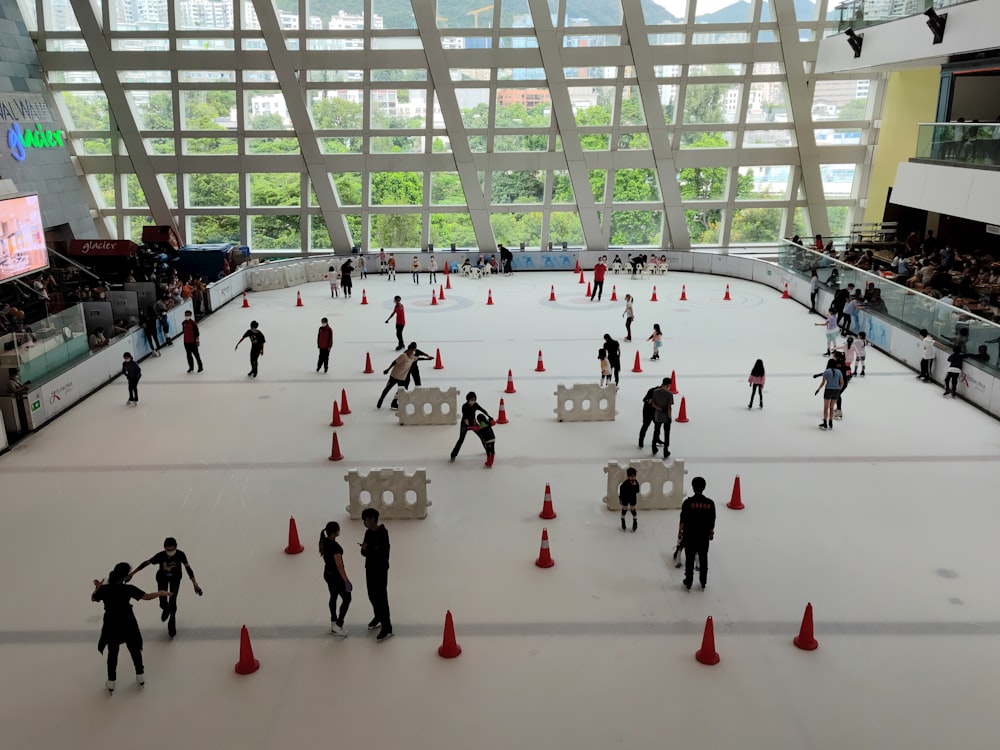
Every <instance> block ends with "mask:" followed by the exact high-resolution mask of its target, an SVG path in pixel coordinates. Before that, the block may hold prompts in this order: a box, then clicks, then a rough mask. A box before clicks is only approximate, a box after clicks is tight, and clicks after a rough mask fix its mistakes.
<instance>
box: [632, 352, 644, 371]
mask: <svg viewBox="0 0 1000 750" xmlns="http://www.w3.org/2000/svg"><path fill="white" fill-rule="evenodd" d="M632 372H642V365H641V364H639V352H636V353H635V364H634V365H632Z"/></svg>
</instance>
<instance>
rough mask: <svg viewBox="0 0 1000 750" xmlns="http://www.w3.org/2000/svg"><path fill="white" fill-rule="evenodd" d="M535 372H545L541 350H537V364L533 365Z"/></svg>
mask: <svg viewBox="0 0 1000 750" xmlns="http://www.w3.org/2000/svg"><path fill="white" fill-rule="evenodd" d="M535 372H545V363H544V362H542V350H541V349H539V350H538V364H537V365H535Z"/></svg>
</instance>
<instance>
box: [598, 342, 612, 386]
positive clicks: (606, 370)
mask: <svg viewBox="0 0 1000 750" xmlns="http://www.w3.org/2000/svg"><path fill="white" fill-rule="evenodd" d="M597 362H598V363H599V365H600V368H601V388H603V387H604V386H606V385H610V384H611V366H610V365H609V364H608V352H607V350H605V349H603V348H601V349H598V350H597Z"/></svg>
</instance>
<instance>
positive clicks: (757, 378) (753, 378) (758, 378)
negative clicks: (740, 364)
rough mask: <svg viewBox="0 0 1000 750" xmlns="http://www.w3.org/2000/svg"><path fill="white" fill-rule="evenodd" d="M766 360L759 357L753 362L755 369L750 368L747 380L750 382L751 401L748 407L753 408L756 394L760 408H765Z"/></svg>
mask: <svg viewBox="0 0 1000 750" xmlns="http://www.w3.org/2000/svg"><path fill="white" fill-rule="evenodd" d="M764 377H765V376H764V360H762V359H758V360H757V361H756V362H754V363H753V369H752V370H750V377H748V378H747V382H748V383H749V384H750V403H749V404H747V408H748V409H752V408H753V397H754V394H756V396H757V398H758V399H759V402H760V408H761V409H763V408H764Z"/></svg>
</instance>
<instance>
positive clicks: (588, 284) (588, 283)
mask: <svg viewBox="0 0 1000 750" xmlns="http://www.w3.org/2000/svg"><path fill="white" fill-rule="evenodd" d="M586 294H587V296H588V297H589V296H590V282H589V281H588V282H587V292H586Z"/></svg>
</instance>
